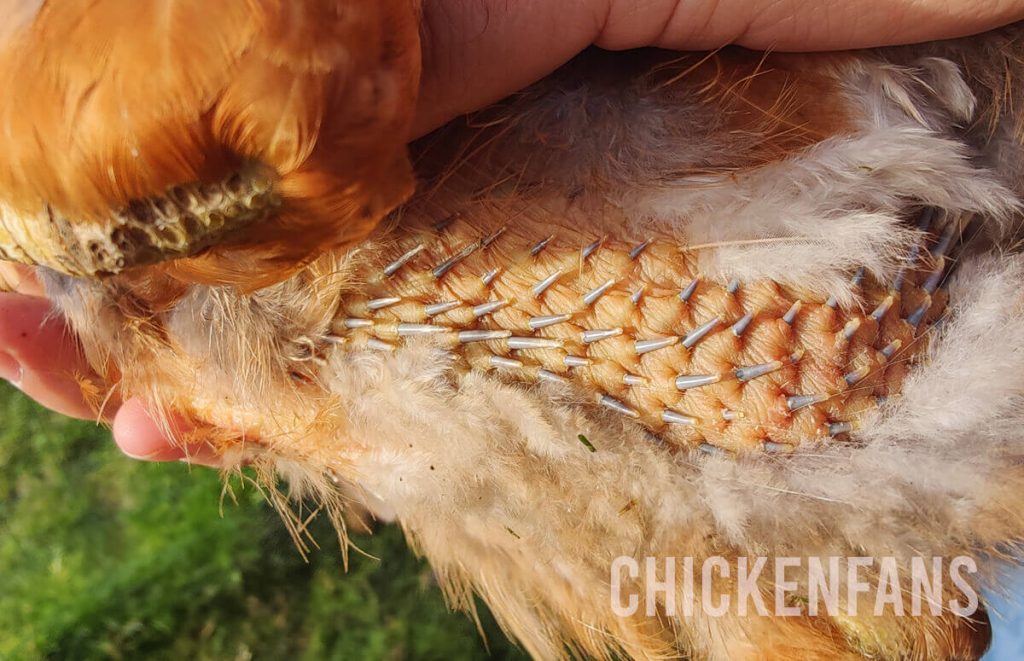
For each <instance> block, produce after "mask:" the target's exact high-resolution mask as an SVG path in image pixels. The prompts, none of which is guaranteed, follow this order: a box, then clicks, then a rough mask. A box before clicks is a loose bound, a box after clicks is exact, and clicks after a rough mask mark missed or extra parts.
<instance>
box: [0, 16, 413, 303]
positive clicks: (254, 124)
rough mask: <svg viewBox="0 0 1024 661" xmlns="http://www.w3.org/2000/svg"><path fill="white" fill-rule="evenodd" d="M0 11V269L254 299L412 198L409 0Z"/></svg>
mask: <svg viewBox="0 0 1024 661" xmlns="http://www.w3.org/2000/svg"><path fill="white" fill-rule="evenodd" d="M0 12H3V15H4V16H11V17H12V19H11V20H10V21H9V22H8V24H7V25H6V26H5V27H3V28H0V31H2V32H0V82H2V84H3V85H4V89H6V90H8V93H7V94H5V95H4V98H3V99H2V100H0V127H2V131H3V135H4V151H5V155H4V161H3V166H2V167H0V188H2V190H3V191H4V193H3V195H2V196H0V256H5V257H7V258H8V259H14V260H16V261H22V262H29V263H38V264H43V265H46V266H48V267H50V268H54V269H57V270H60V271H62V272H65V273H69V274H72V275H82V276H103V275H110V274H114V273H120V272H122V271H125V270H129V269H132V268H134V267H141V266H145V265H148V264H153V263H163V262H166V264H163V265H162V266H161V268H160V269H159V270H160V272H161V275H163V276H166V277H171V278H174V279H176V280H180V281H183V282H187V283H188V282H207V283H220V284H225V283H230V284H234V285H244V286H246V287H249V288H255V287H259V286H261V285H262V284H267V283H271V282H275V281H277V280H280V279H281V278H283V277H285V276H286V275H288V274H289V273H291V272H293V271H294V270H295V269H296V268H298V267H300V266H301V265H302V264H303V263H304V262H307V261H309V260H310V259H312V258H313V257H315V256H316V255H317V254H318V253H320V252H322V251H323V250H326V249H330V248H335V247H338V246H342V245H348V244H351V243H353V242H355V241H358V240H359V239H361V238H362V237H363V236H365V235H366V234H367V233H368V232H370V231H371V230H372V229H373V228H374V227H375V226H376V224H377V223H378V222H379V221H380V220H381V218H382V217H383V216H384V215H385V214H386V213H387V212H389V211H390V210H391V209H393V208H394V207H395V206H396V205H397V204H398V203H399V202H400V201H402V200H403V199H404V198H405V197H407V196H408V195H409V193H410V192H411V190H412V178H411V173H410V169H409V165H408V159H407V157H406V155H405V148H404V145H405V140H406V135H407V133H408V129H409V123H410V121H411V117H412V111H413V108H414V107H415V94H416V88H417V85H418V81H419V42H418V4H417V2H415V0H385V1H384V2H338V1H337V0H317V1H305V2H301V3H295V2H288V1H286V0H227V1H225V2H216V3H210V2H202V1H200V0H173V1H170V2H159V3H151V2H135V1H133V0H100V1H99V2H95V1H91V0H90V1H86V0H71V1H68V2H48V3H39V2H32V1H27V0H4V1H3V2H2V3H0ZM5 20H6V19H5ZM12 90H17V92H16V93H11V91H12ZM168 260H170V261H168ZM150 275H151V276H152V274H150Z"/></svg>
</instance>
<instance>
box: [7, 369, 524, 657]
mask: <svg viewBox="0 0 1024 661" xmlns="http://www.w3.org/2000/svg"><path fill="white" fill-rule="evenodd" d="M220 493H221V484H220V480H219V478H218V476H217V475H216V474H215V473H214V472H213V471H210V470H206V469H198V468H192V469H190V468H189V467H188V466H185V465H183V464H180V463H176V462H175V463H171V464H146V463H141V462H135V461H131V460H129V459H126V458H124V457H123V456H122V455H121V454H120V453H118V452H117V450H116V449H115V448H114V447H113V444H112V443H111V441H110V439H109V436H108V433H107V431H106V430H104V429H101V428H98V427H96V426H95V425H92V424H89V423H82V422H76V421H72V420H67V419H64V418H61V417H60V416H57V415H54V414H51V413H49V412H47V411H44V410H43V409H41V408H40V407H38V406H36V405H35V404H33V403H32V402H30V401H28V400H27V399H26V398H25V397H24V396H22V395H21V394H20V393H18V392H17V391H15V390H13V389H11V388H10V387H8V386H7V385H6V384H2V385H0V659H44V658H59V659H100V658H114V659H135V658H147V659H151V658H154V659H160V658H174V659H179V658H190V659H283V658H289V659H345V660H346V661H348V660H360V659H365V660H368V661H369V660H373V661H376V660H378V659H478V658H486V657H487V656H488V651H487V647H486V646H485V644H484V642H483V640H482V639H481V637H480V636H479V635H478V633H477V632H476V629H475V626H474V625H473V623H472V622H471V621H470V620H469V618H468V617H467V616H465V615H463V614H461V613H451V612H449V611H448V610H447V609H446V607H445V606H444V603H443V601H442V599H441V595H440V593H439V591H438V590H437V589H436V587H434V586H433V581H432V576H431V573H430V569H429V567H427V566H426V564H425V563H423V562H422V561H420V560H418V559H416V558H415V557H413V556H412V554H411V553H410V552H409V551H408V550H407V549H406V547H405V544H404V541H403V539H402V536H401V534H400V532H399V531H398V530H397V529H396V528H394V527H390V526H384V527H381V528H379V529H378V530H377V531H376V533H375V534H374V535H372V536H368V535H362V536H356V537H355V538H354V541H355V543H356V544H357V545H358V546H359V547H360V548H362V549H363V550H365V551H366V552H367V553H369V554H371V555H373V556H375V557H376V558H380V560H375V559H372V558H367V557H364V556H361V555H359V554H352V558H351V565H350V568H349V571H348V573H345V572H344V570H343V568H342V563H341V555H340V552H339V550H338V547H337V543H336V542H335V539H334V534H333V531H332V530H330V529H329V527H328V526H327V525H326V523H324V522H319V523H317V524H314V526H313V528H314V530H315V535H316V538H317V539H318V541H320V543H321V546H322V548H321V550H319V551H314V552H313V553H312V554H311V555H310V558H309V562H308V563H307V562H305V561H303V560H302V558H301V557H300V556H299V554H298V552H297V551H296V550H295V548H294V546H293V545H292V542H291V540H290V538H289V537H288V535H287V534H286V532H285V530H284V526H283V525H282V524H281V522H280V520H279V519H278V517H277V515H276V514H275V513H274V512H273V510H272V509H271V508H270V507H269V506H268V505H266V504H265V503H264V502H263V501H262V499H261V497H260V496H259V494H258V493H256V492H255V491H254V490H253V489H251V488H250V489H248V490H240V489H239V488H238V487H237V485H236V488H235V493H236V495H237V499H238V502H237V504H234V503H231V502H230V501H226V502H225V504H224V507H223V512H221V508H220ZM485 629H486V630H487V639H488V642H489V645H490V656H491V657H493V658H499V659H506V658H522V654H521V653H520V652H519V651H518V650H516V649H515V648H514V647H512V646H511V645H510V644H509V643H508V642H507V641H506V640H505V639H504V637H503V636H502V635H501V633H500V632H499V631H498V630H497V628H496V627H495V626H494V624H493V622H491V621H490V620H489V619H488V618H486V617H485Z"/></svg>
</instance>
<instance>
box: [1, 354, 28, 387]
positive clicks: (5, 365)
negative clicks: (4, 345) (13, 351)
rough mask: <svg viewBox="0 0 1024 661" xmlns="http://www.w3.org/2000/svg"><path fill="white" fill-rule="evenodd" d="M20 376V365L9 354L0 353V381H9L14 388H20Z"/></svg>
mask: <svg viewBox="0 0 1024 661" xmlns="http://www.w3.org/2000/svg"><path fill="white" fill-rule="evenodd" d="M22 374H23V372H22V368H21V363H19V362H18V361H16V360H15V359H14V357H13V356H11V355H9V354H6V353H0V379H3V380H5V381H9V382H10V383H11V385H13V386H14V387H15V388H20V387H21V377H22Z"/></svg>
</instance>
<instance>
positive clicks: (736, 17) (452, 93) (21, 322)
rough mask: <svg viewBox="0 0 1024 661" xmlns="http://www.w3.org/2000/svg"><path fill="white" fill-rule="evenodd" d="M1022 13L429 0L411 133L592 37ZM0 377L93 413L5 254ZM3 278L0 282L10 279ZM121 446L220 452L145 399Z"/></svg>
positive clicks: (507, 87)
mask: <svg viewBox="0 0 1024 661" xmlns="http://www.w3.org/2000/svg"><path fill="white" fill-rule="evenodd" d="M1021 18H1024V0H988V1H986V2H978V1H971V0H833V1H832V2H828V3H821V2H815V1H813V0H781V1H780V0H690V1H684V0H643V1H641V0H633V1H627V0H567V1H565V2H557V3H554V2H547V1H546V0H518V1H517V2H505V1H499V0H424V18H423V31H422V32H423V57H424V71H423V79H422V85H421V97H420V104H419V111H418V113H417V118H416V122H415V126H414V135H413V136H412V137H416V136H419V135H423V134H425V133H427V132H429V131H430V130H432V129H434V128H436V127H438V126H440V125H442V124H444V123H445V122H446V121H448V120H450V119H452V118H453V117H456V116H458V115H459V114H462V113H465V112H469V111H472V110H475V109H478V108H481V107H483V106H485V105H487V104H489V103H491V102H494V101H496V100H498V99H500V98H502V97H503V96H506V95H507V94H509V93H512V92H514V91H516V90H518V89H520V88H522V87H525V86H526V85H529V84H530V83H532V82H534V81H536V80H538V79H540V78H542V77H544V76H545V75H547V74H548V73H550V72H551V71H553V70H554V69H556V68H558V67H559V66H560V65H562V64H563V63H565V62H566V61H568V60H569V59H571V58H572V57H573V56H574V55H576V54H577V53H578V52H580V51H581V50H583V49H584V48H586V47H588V46H590V45H597V46H601V47H604V48H609V49H626V48H636V47H641V46H657V47H663V48H673V49H693V50H699V49H708V48H714V47H718V46H721V45H724V44H728V43H735V44H740V45H743V46H748V47H751V48H773V49H777V50H793V51H800V50H828V49H841V48H854V47H867V46H881V45H889V44H895V43H907V42H913V41H923V40H929V39H940V38H946V37H953V36H960V35H966V34H972V33H976V32H981V31H984V30H987V29H990V28H994V27H997V26H999V25H1002V24H1006V23H1009V22H1012V21H1014V20H1018V19H1021ZM4 282H6V283H7V284H8V287H7V288H9V289H14V291H15V292H17V293H9V294H0V378H4V379H7V380H9V381H11V382H12V383H15V384H16V385H17V386H18V387H19V388H21V389H22V390H23V391H24V392H25V393H26V394H27V395H28V396H30V397H32V398H33V399H35V400H36V401H38V402H39V403H41V404H42V405H44V406H46V407H48V408H51V409H53V410H55V411H58V412H60V413H64V414H67V415H71V416H75V417H81V418H96V414H95V413H94V412H93V409H92V408H91V407H90V406H88V405H87V404H86V402H85V401H84V400H83V398H82V396H81V393H80V388H79V384H78V380H77V378H78V377H81V376H86V375H88V367H87V365H86V363H85V361H84V360H83V358H82V356H81V354H80V353H79V351H78V349H77V345H76V343H75V341H74V338H73V337H71V335H70V334H69V333H68V331H67V328H66V326H65V325H64V323H63V322H62V321H61V320H60V319H59V318H57V317H56V316H55V315H54V313H53V310H52V308H51V307H50V305H49V304H48V303H47V301H46V300H45V298H44V297H43V292H42V289H41V288H40V287H39V285H38V283H37V282H36V281H35V279H34V278H33V277H32V276H31V272H30V271H29V270H28V269H24V268H21V267H15V266H13V265H10V264H2V263H0V284H3V283H4ZM3 288H4V287H0V289H3ZM100 417H101V418H102V419H103V420H106V421H109V422H111V424H112V427H113V435H114V440H115V441H116V442H117V444H118V446H119V447H120V448H121V450H122V451H124V452H125V454H127V455H129V456H132V457H135V458H140V459H147V460H154V461H167V460H176V459H183V458H188V459H190V460H197V461H198V462H200V463H209V462H211V461H213V457H212V455H211V454H210V453H208V452H207V451H205V450H204V449H203V448H181V447H178V446H177V445H175V444H174V443H172V442H171V441H169V440H168V439H167V438H166V436H165V435H164V434H163V433H162V431H161V430H160V428H159V427H158V426H157V424H156V423H155V422H154V421H153V419H152V417H151V416H150V415H149V413H148V412H147V408H146V406H145V404H144V403H143V402H141V401H139V400H138V399H129V400H127V401H125V402H123V403H122V402H119V401H116V400H115V399H111V400H110V401H108V402H106V404H105V406H104V407H103V410H102V411H101V413H100Z"/></svg>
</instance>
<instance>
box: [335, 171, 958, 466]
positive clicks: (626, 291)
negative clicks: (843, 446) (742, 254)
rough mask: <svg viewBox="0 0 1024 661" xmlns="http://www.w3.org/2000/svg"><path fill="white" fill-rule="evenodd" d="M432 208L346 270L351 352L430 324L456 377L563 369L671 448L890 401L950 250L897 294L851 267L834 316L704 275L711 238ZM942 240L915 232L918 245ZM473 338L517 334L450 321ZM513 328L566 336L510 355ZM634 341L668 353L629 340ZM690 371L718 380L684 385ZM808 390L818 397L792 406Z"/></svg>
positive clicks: (910, 274) (542, 213)
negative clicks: (851, 285)
mask: <svg viewBox="0 0 1024 661" xmlns="http://www.w3.org/2000/svg"><path fill="white" fill-rule="evenodd" d="M453 189H455V190H453ZM449 190H451V191H452V192H453V193H455V192H456V190H457V186H456V185H450V186H449ZM453 197H454V196H453ZM434 202H435V203H436V202H437V200H434ZM507 204H509V202H508V201H506V202H505V205H507ZM438 206H439V207H440V208H444V209H446V210H447V211H449V212H450V215H448V216H440V215H439V216H438V217H432V216H430V215H426V216H420V217H417V218H415V220H414V221H413V222H407V223H403V224H402V226H401V228H400V231H399V232H398V233H397V237H396V240H394V241H388V242H385V243H384V244H383V246H384V248H383V249H382V250H380V251H379V252H377V253H376V254H375V255H374V260H373V262H372V263H371V264H369V265H368V266H367V268H365V269H360V270H359V271H357V272H356V273H355V274H353V275H354V277H355V278H356V279H357V280H359V281H363V282H366V283H367V284H366V285H365V286H364V287H363V288H362V290H361V291H360V292H359V294H358V295H356V296H349V297H346V298H345V299H344V300H343V301H342V302H341V305H340V314H339V318H338V319H336V321H335V322H334V328H335V331H336V332H337V334H338V335H339V336H340V337H341V338H344V339H345V340H346V346H351V347H352V348H353V349H357V350H365V349H366V348H367V347H368V346H369V347H370V348H376V349H379V350H385V351H386V350H388V349H389V348H393V347H394V346H395V343H396V342H400V341H402V340H404V339H405V338H407V337H409V336H412V335H417V336H419V335H423V334H424V333H431V334H435V333H436V337H437V339H438V340H439V341H440V342H442V343H444V344H445V345H446V346H448V347H450V349H451V350H452V351H453V352H455V353H456V354H457V355H458V356H459V365H460V366H461V368H463V369H467V368H472V369H477V370H483V371H486V372H494V371H498V372H505V373H507V374H509V375H510V376H511V378H518V379H523V380H526V381H537V380H539V379H545V378H546V379H549V380H552V379H568V380H570V381H572V382H573V383H575V384H578V385H579V386H581V387H582V388H584V389H585V390H586V391H588V392H590V393H591V395H592V397H593V398H594V399H595V400H596V401H598V402H601V401H602V400H601V398H602V397H604V398H606V399H604V400H603V402H604V405H606V406H610V407H615V406H616V403H619V404H621V412H622V413H623V414H624V415H627V416H629V417H635V418H637V419H639V420H640V421H641V422H642V423H643V424H644V425H645V426H647V427H648V428H649V429H650V430H651V431H653V432H655V433H657V434H659V435H661V436H663V437H665V438H666V439H667V440H670V441H671V442H673V443H674V444H677V445H688V446H695V445H701V444H706V445H708V444H709V445H710V446H713V447H717V448H721V449H726V450H732V451H741V452H742V451H750V450H755V449H762V448H767V449H769V450H770V451H784V450H789V449H792V447H793V446H797V445H800V444H801V443H809V442H818V441H822V440H824V439H826V438H827V437H830V436H833V435H839V434H845V433H847V432H849V431H851V430H852V428H853V427H855V426H856V422H857V420H858V418H859V416H860V415H861V413H863V412H864V411H865V410H868V409H872V408H874V407H875V406H876V401H877V398H879V397H888V396H890V395H895V394H898V392H899V387H900V383H901V382H902V379H903V377H904V375H905V374H906V371H907V369H908V367H910V366H911V365H913V363H914V361H915V359H916V358H917V357H918V356H919V355H921V354H922V353H923V352H924V351H926V350H927V346H928V329H929V326H930V325H931V323H932V322H934V321H935V320H936V319H937V318H938V317H939V315H940V314H941V313H942V311H943V309H944V305H945V294H944V293H942V292H940V291H937V285H938V283H939V282H940V280H939V279H937V278H932V280H931V281H929V280H928V279H929V276H930V275H931V274H932V273H936V272H938V274H939V275H940V276H941V275H942V263H943V261H944V257H943V256H936V255H932V254H931V252H930V251H929V250H920V251H915V254H917V253H918V252H919V253H923V255H924V258H920V257H918V258H913V257H910V256H908V257H907V259H908V267H907V269H906V270H905V271H904V272H902V275H901V276H900V279H901V280H902V287H900V288H899V289H898V290H897V289H894V288H893V284H892V283H882V282H879V281H878V280H877V279H876V278H874V277H873V276H870V275H865V274H864V273H863V272H861V273H860V274H859V275H858V274H851V276H853V277H857V278H858V279H859V280H860V281H862V284H861V286H860V290H861V299H860V304H859V305H858V306H857V307H855V308H853V309H843V308H841V307H840V306H838V305H837V304H836V302H835V301H834V300H832V301H831V302H829V300H828V299H827V298H823V297H821V296H819V295H816V294H815V293H813V292H809V291H806V290H804V291H801V290H800V289H799V288H797V287H792V286H780V285H778V284H777V283H774V282H771V281H768V280H761V281H755V282H739V281H738V280H737V281H734V282H715V281H709V280H707V279H704V278H702V276H701V273H700V272H699V271H697V270H696V268H695V266H694V264H693V260H692V259H691V258H690V256H689V253H691V252H692V251H699V250H702V249H705V250H706V249H708V247H704V248H701V247H699V246H695V247H692V248H689V247H687V246H686V245H678V244H675V243H674V242H672V241H671V240H669V239H665V238H663V237H658V236H649V237H644V236H643V235H635V236H633V237H631V238H627V237H623V236H600V235H597V234H594V233H593V232H591V233H587V232H586V229H585V228H586V225H585V224H583V219H582V218H578V216H579V214H578V213H577V212H574V211H573V210H572V209H565V210H562V213H558V212H553V211H552V210H551V208H550V206H549V205H545V204H544V202H543V201H534V203H533V204H532V205H531V207H530V211H529V213H528V214H523V215H521V216H519V217H515V218H513V219H512V220H509V221H507V222H506V221H503V219H504V218H508V217H511V216H512V215H513V214H511V213H510V210H509V209H507V208H503V206H504V205H503V203H502V201H501V200H500V199H490V200H488V201H486V202H479V201H475V200H473V199H472V197H471V196H469V195H466V196H464V197H462V198H459V201H454V200H453V201H452V202H448V203H443V204H438ZM924 213H926V214H927V216H928V218H929V219H930V218H931V216H932V211H931V210H928V211H926V212H924ZM938 215H940V216H941V214H938ZM927 222H928V221H926V223H927ZM948 222H950V223H955V221H954V220H949V221H948ZM928 225H929V227H926V229H932V228H931V227H930V223H928ZM948 240H949V237H948V236H947V240H946V243H947V246H946V247H945V248H942V251H943V252H946V251H948ZM939 241H940V239H939V237H937V236H935V235H931V236H928V235H924V236H922V238H921V246H927V247H929V248H938V247H939V246H938V245H937V244H938V243H939ZM463 255H465V256H464V257H463ZM389 274H390V275H389ZM929 292H930V293H929ZM588 294H589V298H588ZM683 299H685V300H683ZM588 301H592V302H590V303H588ZM445 304H448V305H445ZM432 306H435V307H432ZM453 306H454V307H453ZM448 307H451V309H445V308H448ZM438 309H440V310H442V311H440V312H435V310H438ZM432 312H435V313H434V314H431V313H432ZM563 315H567V316H568V318H564V317H563ZM747 315H749V318H746V317H747ZM908 318H911V321H908ZM531 320H532V322H531ZM531 323H533V325H534V326H533V327H531ZM403 324H405V325H404V326H403ZM421 326H423V327H421ZM478 330H486V331H507V332H509V333H510V334H511V336H512V339H509V338H500V337H499V338H495V339H492V340H484V341H475V338H474V336H473V335H472V334H463V335H462V336H461V337H462V339H461V340H460V335H459V333H458V331H478ZM594 331H596V334H595V333H594ZM601 331H606V332H601ZM702 331H706V332H702ZM587 332H590V333H591V336H590V337H588V336H587V335H585V333H587ZM477 337H479V336H477ZM591 337H593V338H595V339H592V340H591V341H588V339H590V338H591ZM517 338H537V339H540V338H547V339H551V340H554V341H556V342H557V343H558V345H559V346H555V347H543V346H542V347H539V348H517V347H519V346H521V345H518V344H516V341H517ZM372 340H378V341H382V342H383V343H373V342H372ZM644 340H665V341H666V342H665V344H666V346H661V345H658V348H654V349H645V347H644V345H643V344H641V345H639V347H640V348H639V349H638V345H637V342H638V341H639V342H642V341H644ZM510 342H511V345H510ZM368 343H369V344H368ZM883 350H885V352H886V353H883ZM887 354H888V355H887ZM495 357H497V358H498V359H497V360H496V359H495ZM567 358H568V359H569V363H568V364H567V363H566V359H567ZM573 358H576V359H583V360H584V361H585V362H586V363H587V364H580V362H579V361H576V362H573ZM500 359H512V360H513V361H517V362H518V363H520V364H518V365H517V364H515V363H507V362H505V361H503V360H500ZM744 368H747V371H744ZM750 368H754V369H753V370H752V371H751V369H750ZM737 370H739V371H738V372H737ZM761 372H764V373H763V374H762V373H761ZM752 374H757V376H752ZM680 376H682V377H683V379H684V380H683V381H682V382H680V383H679V384H678V386H677V383H676V381H677V377H680ZM687 376H693V377H702V376H703V377H713V379H714V380H715V381H716V382H713V383H708V384H704V385H699V386H695V387H689V386H688V384H687V383H686V382H685V377H687ZM709 380H710V379H709ZM804 395H806V396H817V397H816V399H817V398H820V400H821V401H809V400H795V399H791V398H794V397H800V396H804ZM607 398H611V399H613V400H614V402H611V401H610V400H609V399H607ZM791 403H792V404H791ZM673 414H678V415H679V416H682V417H674V416H673ZM672 420H676V422H672Z"/></svg>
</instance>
